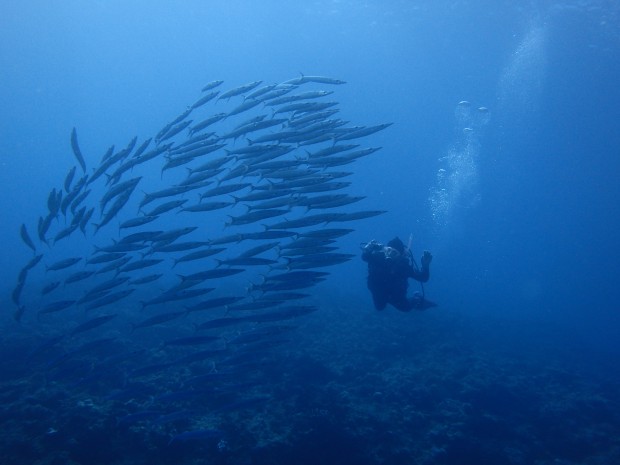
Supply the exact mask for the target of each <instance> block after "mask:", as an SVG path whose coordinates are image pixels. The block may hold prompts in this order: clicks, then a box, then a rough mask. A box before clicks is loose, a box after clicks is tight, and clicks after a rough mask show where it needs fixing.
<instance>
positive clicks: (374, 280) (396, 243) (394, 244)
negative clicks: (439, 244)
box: [361, 237, 437, 312]
mask: <svg viewBox="0 0 620 465" xmlns="http://www.w3.org/2000/svg"><path fill="white" fill-rule="evenodd" d="M361 247H362V260H364V261H365V262H368V289H370V292H371V293H372V300H373V302H374V304H375V308H376V309H377V310H383V309H384V308H385V306H386V305H387V304H390V305H392V306H394V307H396V308H397V309H398V310H400V311H402V312H408V311H410V310H414V309H415V310H425V309H427V308H430V307H436V306H437V304H435V303H433V302H431V301H430V300H427V299H425V298H424V286H422V293H419V292H416V293H415V294H414V295H413V297H412V298H407V288H408V287H409V283H408V279H409V278H413V279H415V280H416V281H419V282H420V284H421V285H422V283H425V282H426V281H428V278H429V265H430V263H431V261H432V259H433V256H432V255H431V253H430V252H428V251H426V250H425V251H424V254H423V255H422V258H421V260H420V263H421V269H420V268H418V266H417V264H416V262H415V260H414V259H413V254H412V253H411V250H409V248H408V247H405V244H403V241H401V240H400V239H399V238H398V237H395V238H394V239H392V240H391V241H390V242H388V243H387V246H383V244H380V243H379V242H377V241H375V240H372V241H370V242H368V243H367V244H364V243H362V245H361Z"/></svg>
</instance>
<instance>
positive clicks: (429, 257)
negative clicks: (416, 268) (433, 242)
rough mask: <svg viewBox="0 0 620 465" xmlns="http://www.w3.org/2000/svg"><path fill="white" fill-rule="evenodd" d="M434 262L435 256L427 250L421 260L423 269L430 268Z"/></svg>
mask: <svg viewBox="0 0 620 465" xmlns="http://www.w3.org/2000/svg"><path fill="white" fill-rule="evenodd" d="M432 261H433V255H432V254H431V253H430V252H429V251H428V250H425V251H424V253H423V254H422V258H421V259H420V263H421V264H422V268H428V266H429V265H430V264H431V262H432Z"/></svg>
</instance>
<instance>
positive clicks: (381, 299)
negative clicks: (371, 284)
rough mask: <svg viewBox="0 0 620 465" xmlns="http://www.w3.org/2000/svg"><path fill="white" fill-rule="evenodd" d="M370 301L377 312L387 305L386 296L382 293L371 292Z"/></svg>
mask: <svg viewBox="0 0 620 465" xmlns="http://www.w3.org/2000/svg"><path fill="white" fill-rule="evenodd" d="M372 301H373V303H374V304H375V308H376V309H377V310H383V309H384V308H385V306H386V305H387V303H388V300H387V296H386V295H385V294H383V293H382V292H378V291H376V290H375V291H372Z"/></svg>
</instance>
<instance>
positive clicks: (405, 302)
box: [390, 293, 414, 312]
mask: <svg viewBox="0 0 620 465" xmlns="http://www.w3.org/2000/svg"><path fill="white" fill-rule="evenodd" d="M390 304H391V305H392V306H393V307H395V308H396V309H397V310H400V311H401V312H409V311H411V310H412V309H413V308H414V305H413V303H412V302H411V300H409V299H407V294H406V293H403V294H400V293H399V295H397V296H392V298H391V299H390Z"/></svg>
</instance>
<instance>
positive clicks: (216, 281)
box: [12, 75, 390, 445]
mask: <svg viewBox="0 0 620 465" xmlns="http://www.w3.org/2000/svg"><path fill="white" fill-rule="evenodd" d="M341 84H344V82H343V81H341V80H338V79H334V78H330V77H325V76H305V75H301V76H299V77H297V78H294V79H290V80H288V81H285V82H282V83H279V84H269V85H264V84H263V83H262V81H254V82H250V83H247V84H244V85H241V86H238V87H234V88H230V89H227V90H222V89H224V87H225V86H224V83H223V81H213V82H210V83H208V84H207V85H205V86H204V87H203V89H202V92H201V94H200V97H199V98H198V99H197V100H196V101H195V103H193V104H191V105H190V106H188V107H187V108H186V110H184V111H183V112H182V113H181V114H179V115H178V116H177V117H176V118H174V119H172V120H171V121H170V122H169V123H168V124H166V125H165V126H164V127H163V128H162V129H161V130H160V131H159V132H158V133H157V134H156V135H155V136H153V137H152V138H148V139H146V140H144V141H141V142H140V143H138V137H134V138H133V139H132V140H131V141H129V143H128V144H127V145H126V146H124V147H122V148H121V149H117V148H115V147H114V146H112V147H110V148H109V149H108V150H107V151H106V152H105V153H104V154H103V156H102V157H101V158H100V160H99V161H98V163H93V158H99V157H93V156H92V154H89V153H87V152H88V151H85V150H83V149H84V145H80V141H79V140H78V135H77V131H76V129H75V128H74V129H73V130H72V132H71V137H70V146H71V151H72V153H73V155H74V156H75V159H76V161H77V164H76V165H75V166H73V167H71V168H70V169H69V171H68V172H67V175H66V177H65V179H64V182H62V183H59V184H58V185H57V186H55V187H53V188H52V189H51V191H50V192H49V195H48V197H47V203H46V205H44V213H43V214H41V215H40V216H39V217H38V219H36V218H34V219H28V221H26V222H24V224H22V226H21V229H20V236H21V238H22V240H23V242H24V244H25V245H26V246H27V247H29V248H30V249H32V251H33V253H34V256H33V258H32V259H31V260H29V261H28V262H27V263H26V264H25V265H24V266H23V267H22V268H21V270H20V272H19V274H18V277H17V284H16V286H15V288H14V290H13V293H12V299H13V302H14V304H15V306H16V310H15V312H14V318H15V320H17V321H18V322H21V324H24V325H26V324H27V325H32V326H33V327H36V328H37V331H38V332H39V333H40V334H42V336H41V337H40V344H38V345H37V347H34V348H33V351H32V354H30V357H31V359H32V360H33V364H34V365H37V364H38V366H39V367H40V369H42V370H44V371H45V372H46V374H47V376H48V377H50V378H51V379H55V380H59V381H60V382H62V383H64V384H65V385H67V386H71V389H74V390H82V391H86V392H89V393H91V394H93V395H96V394H97V393H98V394H99V395H101V396H102V397H103V398H105V400H106V401H109V402H118V405H117V406H115V407H113V411H114V414H115V415H116V416H117V418H118V424H119V425H125V426H127V425H133V424H138V423H139V424H145V425H148V426H150V427H152V428H159V429H161V428H165V427H166V425H169V424H175V422H183V423H182V424H183V425H187V424H189V425H192V427H193V429H191V428H189V429H187V430H186V431H183V432H177V434H172V435H171V436H170V440H169V442H168V444H170V445H173V444H177V443H181V442H184V441H187V440H191V439H200V438H205V437H207V438H210V437H220V436H221V435H222V434H223V433H222V432H221V430H220V426H221V425H220V424H219V423H218V421H219V420H218V418H219V417H218V415H222V414H223V413H224V412H228V411H231V410H238V409H249V408H255V406H256V405H264V404H265V403H266V402H268V401H269V394H264V393H260V390H259V391H257V390H256V389H250V388H249V387H248V386H260V385H261V383H264V382H265V381H264V380H262V378H261V366H262V364H263V363H264V362H265V360H266V359H268V358H269V354H270V353H271V351H273V350H277V348H278V347H280V346H282V345H283V344H286V343H287V342H288V341H289V339H290V338H291V337H292V334H293V332H294V330H295V326H294V321H295V320H296V319H297V318H298V317H300V316H302V315H306V314H309V313H311V312H314V311H316V310H317V308H316V306H315V305H312V304H311V303H308V300H312V290H313V288H314V287H315V286H316V285H318V284H319V283H321V282H323V281H325V280H326V279H328V277H329V275H330V273H329V271H327V270H328V269H329V268H330V267H332V266H335V265H338V264H340V263H343V262H346V261H348V260H350V259H351V258H353V255H352V254H349V253H343V252H340V251H339V246H338V239H339V238H341V237H343V236H345V235H347V234H349V233H350V232H352V231H353V229H351V225H352V224H354V223H355V222H356V221H359V220H362V219H365V218H370V217H373V216H376V215H380V214H382V213H384V211H382V210H381V211H377V210H360V209H357V208H356V205H357V203H358V202H360V201H362V200H363V199H364V196H362V195H354V194H351V193H349V192H348V191H349V188H350V186H352V182H351V181H350V177H351V175H352V174H353V172H351V171H346V167H347V166H350V165H351V164H352V163H353V162H355V161H356V160H358V159H360V158H362V157H366V156H368V155H371V154H373V153H375V152H376V151H377V150H379V149H380V147H373V146H368V145H366V141H367V140H368V139H367V137H368V136H371V135H372V134H374V133H376V132H378V131H381V130H383V129H385V128H387V127H388V126H389V125H390V124H376V125H371V126H355V125H353V124H351V123H350V122H348V121H343V120H342V119H339V118H338V113H339V109H338V102H336V101H334V100H332V99H331V96H332V94H333V93H334V91H333V90H332V89H336V88H337V86H339V85H341ZM325 88H327V89H329V90H325ZM82 144H83V141H82ZM205 398H207V399H208V400H205ZM128 399H131V400H132V402H131V408H130V407H127V405H128V404H127V402H126V401H127V400H128ZM175 431H176V430H175Z"/></svg>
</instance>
